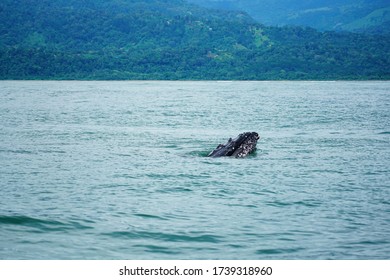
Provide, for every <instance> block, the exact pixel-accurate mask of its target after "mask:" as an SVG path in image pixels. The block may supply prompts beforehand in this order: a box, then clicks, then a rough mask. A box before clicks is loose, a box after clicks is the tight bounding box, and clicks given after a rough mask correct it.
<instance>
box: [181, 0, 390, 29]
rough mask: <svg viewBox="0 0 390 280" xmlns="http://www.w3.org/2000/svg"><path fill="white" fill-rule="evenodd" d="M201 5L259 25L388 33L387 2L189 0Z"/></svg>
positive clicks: (344, 0) (346, 0)
mask: <svg viewBox="0 0 390 280" xmlns="http://www.w3.org/2000/svg"><path fill="white" fill-rule="evenodd" d="M189 1H190V2H193V3H196V4H199V5H201V6H205V7H209V8H215V9H225V10H242V11H246V12H247V13H248V14H249V15H251V16H252V17H253V18H255V19H256V20H258V21H259V22H260V23H263V24H266V25H274V26H284V25H299V26H309V27H313V28H316V29H318V30H334V31H352V32H365V33H376V34H383V33H387V34H389V33H390V2H389V1H388V0H189Z"/></svg>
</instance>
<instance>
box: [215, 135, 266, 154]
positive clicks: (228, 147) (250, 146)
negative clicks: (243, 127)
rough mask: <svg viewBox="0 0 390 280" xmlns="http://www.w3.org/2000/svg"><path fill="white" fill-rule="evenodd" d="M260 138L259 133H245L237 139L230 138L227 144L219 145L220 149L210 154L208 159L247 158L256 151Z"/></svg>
mask: <svg viewBox="0 0 390 280" xmlns="http://www.w3.org/2000/svg"><path fill="white" fill-rule="evenodd" d="M259 139H260V136H259V134H258V133H257V132H244V133H241V134H239V135H238V136H237V137H236V138H234V139H232V138H230V139H229V140H228V142H227V143H226V144H219V145H218V147H217V148H216V149H215V150H213V151H212V152H210V153H209V155H208V157H236V158H241V157H246V156H247V155H249V154H251V153H253V152H254V151H255V150H256V144H257V141H258V140H259Z"/></svg>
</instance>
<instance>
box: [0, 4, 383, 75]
mask: <svg viewBox="0 0 390 280" xmlns="http://www.w3.org/2000/svg"><path fill="white" fill-rule="evenodd" d="M0 18H1V19H2V20H1V21H0V78H1V79H242V80H248V79H251V80H254V79H257V80H262V79H389V78H390V37H389V36H372V35H364V34H353V33H334V32H318V31H316V30H314V29H311V28H303V27H283V28H277V27H268V26H264V25H262V24H260V23H257V22H256V21H254V20H253V19H252V18H251V17H250V16H248V15H247V14H246V13H243V12H235V11H216V10H208V9H206V8H201V7H198V6H196V5H193V4H189V3H188V2H187V1H184V0H173V1H172V0H169V1H168V0H149V1H139V0H2V1H1V2H0Z"/></svg>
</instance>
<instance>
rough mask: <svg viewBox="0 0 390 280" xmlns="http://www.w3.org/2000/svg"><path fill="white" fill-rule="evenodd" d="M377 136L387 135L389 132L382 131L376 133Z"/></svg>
mask: <svg viewBox="0 0 390 280" xmlns="http://www.w3.org/2000/svg"><path fill="white" fill-rule="evenodd" d="M378 134H379V135H389V134H390V131H382V132H379V133H378Z"/></svg>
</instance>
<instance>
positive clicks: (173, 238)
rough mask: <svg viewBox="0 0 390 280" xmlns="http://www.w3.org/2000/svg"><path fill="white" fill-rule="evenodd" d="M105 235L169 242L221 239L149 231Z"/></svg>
mask: <svg viewBox="0 0 390 280" xmlns="http://www.w3.org/2000/svg"><path fill="white" fill-rule="evenodd" d="M105 235H108V236H111V237H114V238H123V239H153V240H160V241H169V242H200V243H219V242H221V239H222V237H220V236H216V235H208V234H204V235H197V236H193V235H181V234H170V233H162V232H149V231H114V232H111V233H106V234H105Z"/></svg>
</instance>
